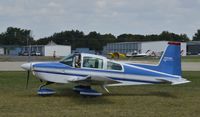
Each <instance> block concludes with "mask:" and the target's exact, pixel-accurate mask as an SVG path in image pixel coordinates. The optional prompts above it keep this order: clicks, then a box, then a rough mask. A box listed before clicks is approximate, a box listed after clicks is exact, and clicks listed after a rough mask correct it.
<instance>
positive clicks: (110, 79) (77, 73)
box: [21, 42, 190, 96]
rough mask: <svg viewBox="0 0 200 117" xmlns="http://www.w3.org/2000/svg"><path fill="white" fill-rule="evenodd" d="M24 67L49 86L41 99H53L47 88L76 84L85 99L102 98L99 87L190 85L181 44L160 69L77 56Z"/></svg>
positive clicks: (164, 58)
mask: <svg viewBox="0 0 200 117" xmlns="http://www.w3.org/2000/svg"><path fill="white" fill-rule="evenodd" d="M21 67H22V68H23V69H25V70H27V71H28V74H27V84H26V86H28V81H29V74H30V72H31V71H32V73H33V75H35V76H36V78H38V79H39V80H41V81H43V82H45V84H43V85H41V86H40V87H39V90H38V92H37V93H38V94H39V95H51V94H54V93H55V91H54V90H52V89H47V88H44V87H45V86H47V85H49V84H52V83H61V84H66V83H74V84H76V86H75V87H74V88H73V90H74V91H76V92H78V93H79V94H81V95H84V96H100V95H102V93H100V92H97V91H96V90H94V89H92V88H91V86H93V85H99V86H101V87H102V88H103V89H105V91H106V92H108V93H109V90H108V89H107V87H108V86H127V85H145V84H161V83H170V84H172V85H176V84H183V83H188V82H190V81H188V80H186V79H184V78H182V76H181V75H182V71H181V56H180V43H179V42H169V43H168V46H167V48H166V51H165V52H164V54H163V55H162V57H161V59H160V62H159V64H158V65H150V64H132V63H121V62H117V61H114V60H109V59H107V58H106V57H103V56H100V55H93V54H86V53H74V54H71V55H69V56H67V57H65V58H63V59H62V60H60V61H58V62H29V63H25V64H22V65H21Z"/></svg>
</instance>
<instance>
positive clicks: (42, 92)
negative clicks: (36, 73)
mask: <svg viewBox="0 0 200 117" xmlns="http://www.w3.org/2000/svg"><path fill="white" fill-rule="evenodd" d="M50 84H53V82H46V83H45V84H43V85H41V86H40V87H39V89H38V91H37V94H38V95H40V96H50V95H53V94H55V93H56V92H55V91H54V90H53V89H50V88H44V87H45V86H47V85H50Z"/></svg>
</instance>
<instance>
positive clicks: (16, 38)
mask: <svg viewBox="0 0 200 117" xmlns="http://www.w3.org/2000/svg"><path fill="white" fill-rule="evenodd" d="M27 40H28V42H27ZM189 40H190V39H189V38H188V36H187V35H186V34H175V33H172V32H168V31H163V32H162V33H161V34H152V35H139V34H121V35H119V36H117V37H116V36H114V35H113V34H110V33H109V34H100V33H97V32H96V31H93V32H90V33H89V34H84V33H83V32H82V31H79V30H71V31H62V32H59V33H54V34H53V35H52V36H49V37H44V38H40V39H38V40H34V38H33V36H32V34H31V30H27V29H21V28H16V27H8V28H7V30H6V31H5V32H3V33H1V34H0V45H27V44H32V45H46V44H47V43H48V42H49V41H54V42H55V43H57V44H60V45H71V46H72V49H75V48H84V47H87V48H90V49H91V50H102V48H103V46H105V45H106V44H107V43H115V42H133V41H134V42H135V41H136V42H137V41H140V42H142V41H179V42H187V41H189ZM193 40H194V41H200V30H197V32H196V33H195V34H194V36H193Z"/></svg>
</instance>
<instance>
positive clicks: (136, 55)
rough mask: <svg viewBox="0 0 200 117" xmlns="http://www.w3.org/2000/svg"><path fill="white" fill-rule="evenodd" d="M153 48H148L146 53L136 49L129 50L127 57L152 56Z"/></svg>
mask: <svg viewBox="0 0 200 117" xmlns="http://www.w3.org/2000/svg"><path fill="white" fill-rule="evenodd" d="M151 53H152V52H151V50H147V51H146V52H145V53H139V52H137V51H136V50H135V51H134V52H128V53H127V54H126V57H146V56H151Z"/></svg>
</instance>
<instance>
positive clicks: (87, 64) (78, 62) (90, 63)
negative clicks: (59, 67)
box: [60, 53, 123, 71]
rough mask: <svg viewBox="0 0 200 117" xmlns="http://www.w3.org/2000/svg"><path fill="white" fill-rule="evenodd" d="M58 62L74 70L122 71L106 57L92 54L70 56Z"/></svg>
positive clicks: (119, 65)
mask: <svg viewBox="0 0 200 117" xmlns="http://www.w3.org/2000/svg"><path fill="white" fill-rule="evenodd" d="M60 62H61V63H63V64H66V65H68V66H71V67H74V68H87V69H100V70H101V69H102V70H117V71H122V70H123V67H122V65H121V64H119V63H116V62H114V61H111V60H109V59H107V58H106V57H103V56H98V55H93V54H86V53H74V54H71V55H69V56H67V57H65V58H63V59H62V60H60Z"/></svg>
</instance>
